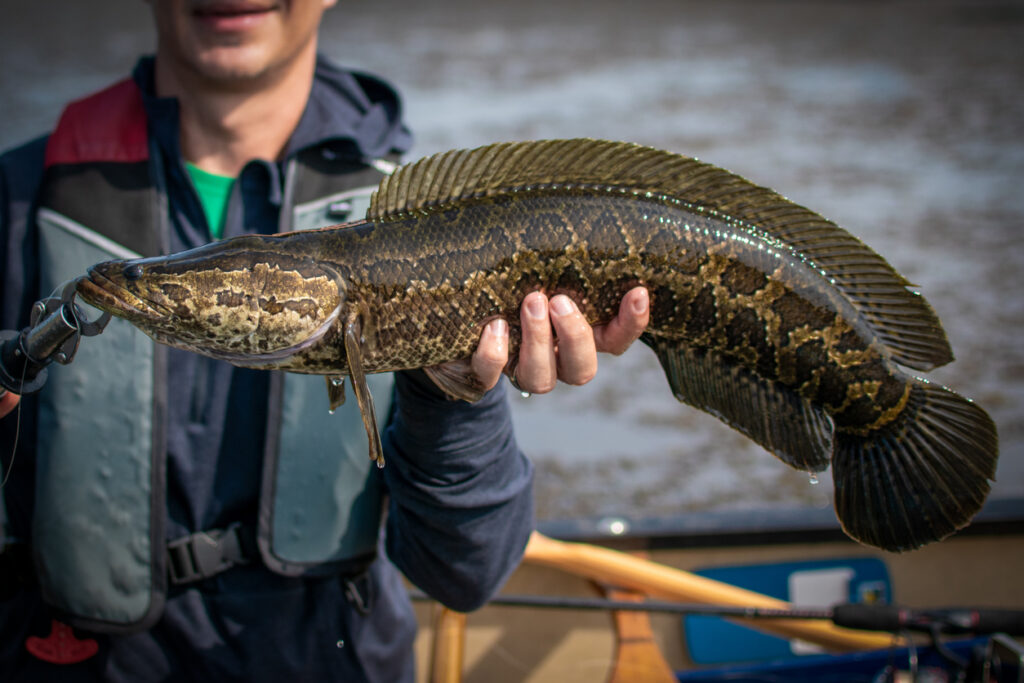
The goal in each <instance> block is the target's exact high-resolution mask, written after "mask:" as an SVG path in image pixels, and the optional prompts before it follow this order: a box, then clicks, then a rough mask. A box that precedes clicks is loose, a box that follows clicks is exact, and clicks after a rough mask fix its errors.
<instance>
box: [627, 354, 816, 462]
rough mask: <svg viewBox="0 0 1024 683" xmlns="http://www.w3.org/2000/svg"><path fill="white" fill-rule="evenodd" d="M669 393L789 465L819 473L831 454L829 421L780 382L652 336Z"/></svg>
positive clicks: (717, 355) (716, 356) (716, 355)
mask: <svg viewBox="0 0 1024 683" xmlns="http://www.w3.org/2000/svg"><path fill="white" fill-rule="evenodd" d="M641 339H642V340H643V342H644V343H645V344H647V345H648V346H650V347H651V348H652V349H654V352H655V354H657V356H658V360H659V361H661V366H662V368H663V369H664V370H665V375H666V376H667V378H668V382H669V385H670V386H671V387H672V393H673V394H675V397H676V398H677V399H679V400H680V401H682V402H684V403H686V404H688V405H691V406H693V407H694V408H697V409H699V410H703V411H704V412H706V413H710V414H712V415H714V416H715V417H717V418H719V419H720V420H722V421H723V422H725V423H726V424H727V425H729V426H730V427H732V428H733V429H735V430H737V431H739V432H741V433H742V434H745V435H746V436H748V437H750V438H751V439H753V440H754V441H755V442H757V443H758V444H760V445H761V446H762V447H764V448H765V449H766V450H768V451H770V452H771V453H773V454H774V455H775V456H776V457H778V458H779V459H780V460H782V461H783V462H785V463H786V464H787V465H789V466H791V467H793V468H796V469H798V470H803V471H805V472H821V471H822V470H824V469H826V468H827V467H828V465H829V462H830V461H831V456H832V433H833V428H832V420H831V418H829V417H828V415H827V414H825V412H824V411H823V410H822V409H821V408H818V407H816V406H814V405H813V404H811V403H810V402H809V401H807V400H806V399H804V398H803V397H802V396H800V395H799V394H797V393H796V392H795V391H793V390H792V389H790V388H789V387H786V386H785V385H783V384H780V383H779V382H775V381H772V380H768V379H765V378H763V377H760V376H758V375H756V374H755V373H753V372H751V371H750V370H748V369H747V368H745V367H743V366H742V365H739V364H736V363H733V362H730V361H729V360H728V359H726V358H724V357H723V356H722V354H720V353H716V352H714V351H708V350H698V349H692V348H688V347H684V346H677V345H675V344H672V343H670V342H667V341H664V340H660V339H657V338H655V337H653V336H650V335H644V336H643V337H641Z"/></svg>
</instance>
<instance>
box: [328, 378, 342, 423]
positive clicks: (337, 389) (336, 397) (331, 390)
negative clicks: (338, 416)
mask: <svg viewBox="0 0 1024 683" xmlns="http://www.w3.org/2000/svg"><path fill="white" fill-rule="evenodd" d="M324 379H326V380H327V409H328V410H329V411H331V413H332V414H333V413H334V411H335V410H337V409H338V408H340V407H341V406H343V405H345V378H344V377H340V376H339V377H325V378H324Z"/></svg>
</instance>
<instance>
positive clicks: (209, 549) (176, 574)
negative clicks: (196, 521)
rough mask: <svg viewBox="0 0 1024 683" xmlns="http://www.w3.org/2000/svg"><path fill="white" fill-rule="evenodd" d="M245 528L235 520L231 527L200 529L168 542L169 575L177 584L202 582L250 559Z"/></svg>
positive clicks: (174, 583)
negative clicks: (245, 540) (244, 537)
mask: <svg viewBox="0 0 1024 683" xmlns="http://www.w3.org/2000/svg"><path fill="white" fill-rule="evenodd" d="M243 534H244V528H243V527H242V525H241V524H239V523H235V524H232V525H230V526H229V527H228V528H227V529H211V530H209V531H197V532H196V533H194V534H189V535H188V536H183V537H182V538H176V539H174V540H173V541H170V542H168V543H167V574H168V576H169V577H170V579H171V583H172V584H173V585H176V586H177V585H180V584H183V583H193V582H195V581H202V580H203V579H208V578H210V577H211V576H216V575H217V574H220V573H221V572H223V571H226V570H228V569H231V568H232V567H234V566H235V565H238V564H246V563H248V562H249V557H250V552H249V548H248V547H247V546H246V543H245V542H244V540H243Z"/></svg>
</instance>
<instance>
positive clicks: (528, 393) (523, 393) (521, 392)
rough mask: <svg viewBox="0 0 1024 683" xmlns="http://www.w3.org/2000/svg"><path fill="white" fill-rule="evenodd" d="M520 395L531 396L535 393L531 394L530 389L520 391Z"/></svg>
mask: <svg viewBox="0 0 1024 683" xmlns="http://www.w3.org/2000/svg"><path fill="white" fill-rule="evenodd" d="M519 395H520V396H522V397H523V398H530V396H532V395H533V394H531V393H530V392H529V391H520V392H519Z"/></svg>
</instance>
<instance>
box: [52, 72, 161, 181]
mask: <svg viewBox="0 0 1024 683" xmlns="http://www.w3.org/2000/svg"><path fill="white" fill-rule="evenodd" d="M147 139H148V136H147V132H146V111H145V109H144V107H143V105H142V93H141V92H139V88H138V86H137V85H135V82H134V81H132V80H131V79H130V78H128V79H125V80H123V81H120V82H119V83H115V84H114V85H112V86H110V87H109V88H106V89H105V90H101V91H100V92H98V93H95V94H93V95H89V96H88V97H85V98H83V99H80V100H76V101H74V102H72V103H71V104H69V105H68V106H67V107H65V109H64V113H62V114H61V117H60V121H59V122H58V123H57V129H56V130H55V131H54V132H53V134H52V135H51V136H50V139H49V141H48V142H47V145H46V166H47V168H49V167H50V166H54V165H56V164H78V163H85V162H97V161H113V162H134V161H145V160H146V159H148V158H149V147H148V144H147Z"/></svg>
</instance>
